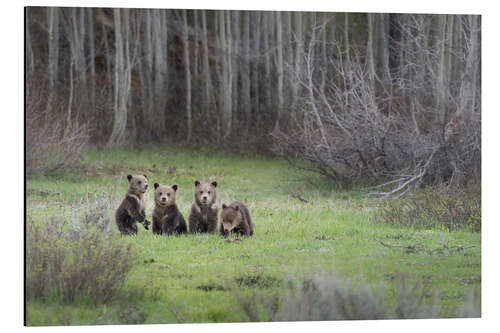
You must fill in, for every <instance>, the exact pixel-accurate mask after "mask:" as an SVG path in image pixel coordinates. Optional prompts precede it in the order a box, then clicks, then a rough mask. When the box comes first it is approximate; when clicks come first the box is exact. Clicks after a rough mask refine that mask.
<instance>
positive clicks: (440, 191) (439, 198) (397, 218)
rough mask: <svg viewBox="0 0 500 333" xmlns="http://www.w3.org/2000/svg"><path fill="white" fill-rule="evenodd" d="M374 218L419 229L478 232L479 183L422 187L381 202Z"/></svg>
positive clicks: (479, 228) (479, 210)
mask: <svg viewBox="0 0 500 333" xmlns="http://www.w3.org/2000/svg"><path fill="white" fill-rule="evenodd" d="M374 218H375V221H377V222H383V223H384V222H385V223H389V224H391V225H396V226H406V227H407V226H411V227H415V228H419V229H429V228H434V227H442V228H445V229H447V230H471V231H476V232H479V231H481V183H480V182H476V181H471V182H469V183H468V184H467V185H466V186H465V187H463V188H453V189H448V188H442V187H426V188H424V189H422V190H419V191H416V192H415V193H413V194H411V195H409V196H407V197H403V198H399V199H389V200H386V201H384V202H382V203H381V204H380V206H379V209H378V211H377V213H376V214H375V217H374Z"/></svg>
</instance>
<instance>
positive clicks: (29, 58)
mask: <svg viewBox="0 0 500 333" xmlns="http://www.w3.org/2000/svg"><path fill="white" fill-rule="evenodd" d="M28 12H29V9H28V8H25V9H24V15H25V20H26V24H25V26H24V33H25V36H26V37H25V38H26V69H27V71H26V72H28V71H33V70H34V69H35V60H34V56H33V47H32V46H31V34H30V29H29V23H30V20H29V16H28Z"/></svg>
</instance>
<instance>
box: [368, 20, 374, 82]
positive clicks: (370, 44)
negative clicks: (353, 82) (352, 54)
mask: <svg viewBox="0 0 500 333" xmlns="http://www.w3.org/2000/svg"><path fill="white" fill-rule="evenodd" d="M373 15H374V14H372V13H368V14H367V16H368V41H367V44H366V61H367V62H368V77H369V79H370V86H371V87H372V90H373V91H375V60H374V59H373Z"/></svg>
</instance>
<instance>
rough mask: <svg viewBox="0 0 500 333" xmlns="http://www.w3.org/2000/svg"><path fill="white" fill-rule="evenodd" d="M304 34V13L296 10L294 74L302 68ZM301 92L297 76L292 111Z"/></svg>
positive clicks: (293, 85) (293, 91)
mask: <svg viewBox="0 0 500 333" xmlns="http://www.w3.org/2000/svg"><path fill="white" fill-rule="evenodd" d="M303 39H304V37H303V34H302V13H301V12H295V64H294V65H295V67H294V72H295V73H294V74H295V75H298V73H299V72H300V70H301V68H302V57H303V53H304V47H303ZM298 92H299V83H298V80H296V79H295V78H294V79H293V83H292V95H293V96H292V111H296V107H297V97H298Z"/></svg>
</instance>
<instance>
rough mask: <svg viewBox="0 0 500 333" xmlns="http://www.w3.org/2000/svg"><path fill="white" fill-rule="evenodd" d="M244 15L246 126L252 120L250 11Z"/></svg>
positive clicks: (243, 100)
mask: <svg viewBox="0 0 500 333" xmlns="http://www.w3.org/2000/svg"><path fill="white" fill-rule="evenodd" d="M242 15H243V39H242V40H243V64H242V66H241V67H242V69H243V70H242V76H241V79H242V102H241V104H242V107H243V111H244V114H245V128H247V126H248V123H249V122H250V103H251V102H250V89H251V86H250V12H249V11H244V12H243V13H242Z"/></svg>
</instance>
